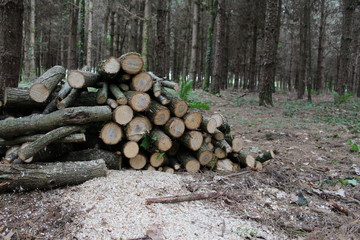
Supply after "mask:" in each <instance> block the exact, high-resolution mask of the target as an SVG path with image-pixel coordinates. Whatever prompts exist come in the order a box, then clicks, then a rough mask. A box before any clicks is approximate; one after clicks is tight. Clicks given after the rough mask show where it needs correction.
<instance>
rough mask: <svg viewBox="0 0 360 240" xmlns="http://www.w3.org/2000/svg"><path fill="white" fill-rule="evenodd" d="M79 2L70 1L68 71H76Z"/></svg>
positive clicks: (75, 0) (76, 0)
mask: <svg viewBox="0 0 360 240" xmlns="http://www.w3.org/2000/svg"><path fill="white" fill-rule="evenodd" d="M78 5H79V0H71V1H70V15H69V24H70V33H69V46H68V63H67V68H68V69H76V68H77V66H76V65H77V64H76V35H77V25H78V13H79V8H78Z"/></svg>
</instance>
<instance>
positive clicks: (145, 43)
mask: <svg viewBox="0 0 360 240" xmlns="http://www.w3.org/2000/svg"><path fill="white" fill-rule="evenodd" d="M150 24H151V1H150V0H145V10H144V22H143V32H142V48H141V55H142V56H143V60H144V67H143V70H145V71H146V70H147V69H148V68H149V41H150V36H151V33H150Z"/></svg>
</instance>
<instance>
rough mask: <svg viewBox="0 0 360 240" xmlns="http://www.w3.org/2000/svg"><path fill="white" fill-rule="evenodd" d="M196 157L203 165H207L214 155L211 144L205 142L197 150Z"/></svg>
mask: <svg viewBox="0 0 360 240" xmlns="http://www.w3.org/2000/svg"><path fill="white" fill-rule="evenodd" d="M196 157H197V159H198V161H199V162H200V164H201V165H203V166H206V165H208V164H209V162H210V161H211V159H212V158H213V157H214V155H213V152H212V150H211V149H210V147H209V145H208V144H206V143H203V144H202V145H201V147H200V148H199V150H198V151H197V152H196Z"/></svg>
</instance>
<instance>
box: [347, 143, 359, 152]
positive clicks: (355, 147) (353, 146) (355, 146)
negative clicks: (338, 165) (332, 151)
mask: <svg viewBox="0 0 360 240" xmlns="http://www.w3.org/2000/svg"><path fill="white" fill-rule="evenodd" d="M347 143H348V144H349V146H350V151H351V152H356V153H360V146H359V145H358V144H357V143H356V142H354V141H353V140H348V141H347Z"/></svg>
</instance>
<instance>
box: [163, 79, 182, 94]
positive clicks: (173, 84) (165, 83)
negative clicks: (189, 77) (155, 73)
mask: <svg viewBox="0 0 360 240" xmlns="http://www.w3.org/2000/svg"><path fill="white" fill-rule="evenodd" d="M160 83H161V85H162V86H163V87H167V88H171V89H174V90H175V91H177V92H178V91H180V85H179V84H178V83H176V82H171V81H161V82H160Z"/></svg>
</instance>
